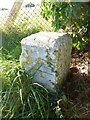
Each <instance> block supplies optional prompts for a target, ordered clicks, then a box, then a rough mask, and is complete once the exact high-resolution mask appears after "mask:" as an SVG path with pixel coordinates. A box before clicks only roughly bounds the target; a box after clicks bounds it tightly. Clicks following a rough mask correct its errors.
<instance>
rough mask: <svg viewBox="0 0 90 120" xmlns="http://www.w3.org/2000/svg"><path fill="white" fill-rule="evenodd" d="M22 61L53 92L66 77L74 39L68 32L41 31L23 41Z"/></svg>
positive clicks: (34, 80)
mask: <svg viewBox="0 0 90 120" xmlns="http://www.w3.org/2000/svg"><path fill="white" fill-rule="evenodd" d="M21 44H22V53H21V56H20V62H21V64H22V66H23V67H24V69H25V71H26V72H28V73H30V74H32V75H33V76H34V78H33V82H38V83H40V84H42V85H43V86H44V87H46V88H47V89H49V90H50V91H52V92H55V91H56V85H60V84H61V82H62V81H63V80H64V79H65V78H66V76H67V73H68V69H69V65H70V61H71V49H72V40H71V38H70V37H69V36H68V35H67V34H66V33H56V32H39V33H36V34H32V35H31V36H28V37H26V38H24V39H23V40H22V41H21Z"/></svg>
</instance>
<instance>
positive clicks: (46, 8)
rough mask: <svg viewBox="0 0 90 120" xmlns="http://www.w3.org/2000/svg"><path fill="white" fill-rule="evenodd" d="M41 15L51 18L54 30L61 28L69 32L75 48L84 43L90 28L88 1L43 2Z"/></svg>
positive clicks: (80, 46)
mask: <svg viewBox="0 0 90 120" xmlns="http://www.w3.org/2000/svg"><path fill="white" fill-rule="evenodd" d="M42 7H43V8H42V12H41V15H42V16H43V17H44V18H45V19H46V20H48V19H50V17H51V18H52V26H53V30H54V31H58V30H59V29H63V30H65V31H67V32H68V33H70V35H71V37H72V38H73V45H74V46H76V47H77V49H80V48H82V47H83V46H85V45H86V43H87V42H88V39H89V30H90V25H89V21H90V19H89V18H90V7H89V4H88V3H75V2H69V3H68V2H44V3H43V4H42Z"/></svg>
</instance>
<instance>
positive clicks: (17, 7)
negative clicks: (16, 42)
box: [4, 0, 24, 30]
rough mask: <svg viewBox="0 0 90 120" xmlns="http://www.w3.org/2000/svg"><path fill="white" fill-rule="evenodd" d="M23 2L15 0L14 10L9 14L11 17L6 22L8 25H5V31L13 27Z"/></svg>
mask: <svg viewBox="0 0 90 120" xmlns="http://www.w3.org/2000/svg"><path fill="white" fill-rule="evenodd" d="M23 1H24V0H15V2H14V4H13V6H12V8H11V11H10V14H9V17H8V19H7V20H6V23H5V25H4V30H6V29H7V28H8V27H10V26H11V25H13V23H14V21H15V19H16V18H17V15H18V13H19V10H20V8H21V6H22V4H23Z"/></svg>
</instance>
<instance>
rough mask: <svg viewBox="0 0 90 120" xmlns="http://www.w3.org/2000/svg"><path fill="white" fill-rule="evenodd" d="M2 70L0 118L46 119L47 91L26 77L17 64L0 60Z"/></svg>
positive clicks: (47, 106) (47, 108)
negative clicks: (0, 112)
mask: <svg viewBox="0 0 90 120" xmlns="http://www.w3.org/2000/svg"><path fill="white" fill-rule="evenodd" d="M0 65H1V66H0V67H1V69H2V72H1V75H0V76H2V106H1V110H2V118H6V119H7V118H8V119H10V118H20V119H21V118H32V119H35V118H42V119H44V118H47V119H48V116H49V107H50V105H49V101H48V91H47V90H46V89H45V88H44V87H43V86H41V85H39V84H37V83H32V80H33V76H30V75H27V74H26V73H25V72H24V70H23V69H22V67H21V65H20V64H19V63H18V62H15V61H12V60H3V61H2V60H0Z"/></svg>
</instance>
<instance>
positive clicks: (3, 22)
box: [0, 4, 52, 31]
mask: <svg viewBox="0 0 90 120" xmlns="http://www.w3.org/2000/svg"><path fill="white" fill-rule="evenodd" d="M41 11H42V7H41V5H34V4H27V5H22V6H21V7H20V9H18V7H16V8H13V7H12V9H11V11H10V10H8V9H5V8H2V9H0V29H1V30H5V31H8V30H12V29H14V28H15V29H16V28H17V30H22V29H24V30H30V29H40V30H41V31H52V27H51V20H49V21H46V20H45V19H44V18H43V17H42V16H41Z"/></svg>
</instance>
